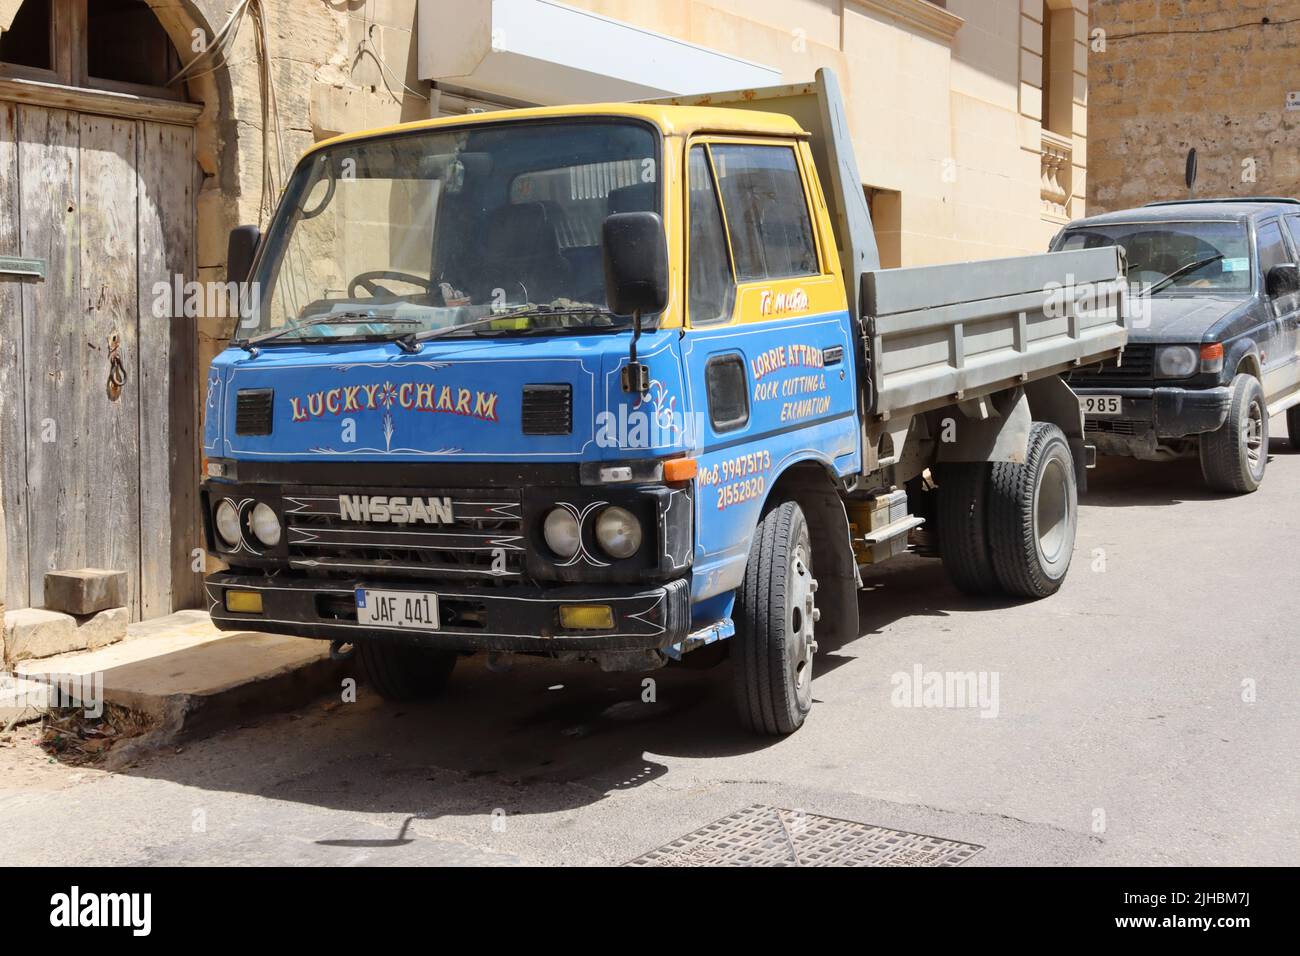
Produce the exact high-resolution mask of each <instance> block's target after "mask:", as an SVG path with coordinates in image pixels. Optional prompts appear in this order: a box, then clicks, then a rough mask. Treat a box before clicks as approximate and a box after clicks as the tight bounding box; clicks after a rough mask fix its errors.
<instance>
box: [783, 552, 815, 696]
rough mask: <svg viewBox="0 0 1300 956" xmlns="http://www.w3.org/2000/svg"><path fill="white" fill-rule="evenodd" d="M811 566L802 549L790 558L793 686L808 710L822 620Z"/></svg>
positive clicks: (791, 677)
mask: <svg viewBox="0 0 1300 956" xmlns="http://www.w3.org/2000/svg"><path fill="white" fill-rule="evenodd" d="M808 564H809V562H808V554H807V551H806V549H805V548H804V546H803V545H800V546H799V547H797V548H795V550H794V553H793V554H792V555H791V556H790V575H789V581H790V591H789V609H790V611H789V613H790V619H789V621H788V622H787V625H788V627H789V629H790V682H791V684H793V685H794V688H795V692H796V693H797V694H798V696H799V701H800V703H801V704H803V705H805V706H807V705H810V704H811V702H812V659H813V655H814V654H815V653H816V652H817V641H816V640H814V638H813V631H814V625H815V624H816V623H817V621H818V620H819V619H820V618H821V611H820V610H818V608H817V604H816V599H815V595H816V593H817V579H816V578H814V577H813V576H812V570H811V569H810V568H809V566H808Z"/></svg>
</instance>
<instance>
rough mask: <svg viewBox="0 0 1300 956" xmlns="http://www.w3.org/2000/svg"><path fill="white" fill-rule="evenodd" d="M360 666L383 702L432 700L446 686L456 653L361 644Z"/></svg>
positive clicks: (380, 643) (385, 643)
mask: <svg viewBox="0 0 1300 956" xmlns="http://www.w3.org/2000/svg"><path fill="white" fill-rule="evenodd" d="M356 649H357V656H356V659H357V663H358V664H360V665H361V674H362V676H363V677H365V679H366V683H367V684H369V685H370V686H371V687H373V688H374V689H375V690H377V691H378V692H379V696H380V697H382V698H384V700H419V699H421V698H425V697H433V696H434V695H435V694H437V693H439V692H440V691H441V690H442V689H443V688H444V687H446V686H447V681H448V679H449V678H450V677H451V672H452V669H453V668H454V667H455V666H456V656H457V655H456V653H455V651H434V650H429V649H428V648H425V647H410V646H408V645H405V644H395V643H392V642H390V641H384V640H372V641H368V640H359V641H357V643H356Z"/></svg>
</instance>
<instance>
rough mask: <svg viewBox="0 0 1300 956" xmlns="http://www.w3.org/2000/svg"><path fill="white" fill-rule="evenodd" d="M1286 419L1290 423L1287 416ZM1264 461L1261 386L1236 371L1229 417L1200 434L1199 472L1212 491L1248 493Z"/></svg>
mask: <svg viewBox="0 0 1300 956" xmlns="http://www.w3.org/2000/svg"><path fill="white" fill-rule="evenodd" d="M1287 422H1288V427H1289V423H1290V419H1289V418H1288V419H1287ZM1291 440H1292V441H1293V442H1294V441H1295V439H1294V438H1292V439H1291ZM1267 464H1268V405H1267V403H1266V402H1265V401H1264V387H1263V386H1262V385H1260V384H1259V379H1257V378H1255V376H1253V375H1244V374H1243V375H1238V376H1237V377H1236V378H1234V379H1233V380H1232V404H1231V405H1229V406H1228V420H1227V421H1225V422H1224V423H1223V424H1222V425H1221V426H1220V427H1219V429H1218V430H1217V431H1212V432H1210V433H1208V434H1205V435H1202V436H1201V474H1202V475H1204V476H1205V483H1206V484H1207V485H1209V486H1210V487H1211V488H1213V489H1214V490H1215V491H1227V492H1236V493H1237V494H1247V493H1249V492H1252V491H1254V490H1255V489H1256V488H1258V487H1259V486H1260V484H1261V483H1262V482H1263V480H1264V468H1265V466H1266V465H1267Z"/></svg>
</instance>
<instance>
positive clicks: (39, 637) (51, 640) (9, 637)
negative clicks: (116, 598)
mask: <svg viewBox="0 0 1300 956" xmlns="http://www.w3.org/2000/svg"><path fill="white" fill-rule="evenodd" d="M130 622H131V612H130V611H129V610H128V609H126V608H124V607H110V608H108V609H106V610H103V611H98V612H96V613H94V614H86V615H81V616H77V615H72V614H64V613H63V612H61V611H52V610H50V609H49V608H44V607H31V608H24V609H23V610H21V611H9V612H8V613H6V614H5V622H4V659H5V661H6V663H9V664H13V663H15V662H17V661H25V660H32V659H39V658H43V657H53V656H54V655H56V654H68V653H71V652H74V651H93V650H98V649H99V648H101V647H107V646H108V645H109V644H115V643H117V642H118V641H120V640H123V639H124V638H125V637H126V634H127V625H128V624H130Z"/></svg>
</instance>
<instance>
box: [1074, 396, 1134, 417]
mask: <svg viewBox="0 0 1300 956" xmlns="http://www.w3.org/2000/svg"><path fill="white" fill-rule="evenodd" d="M1079 403H1080V404H1081V405H1082V406H1083V413H1084V414H1085V415H1119V414H1120V413H1121V412H1123V410H1124V398H1123V396H1121V395H1080V396H1079Z"/></svg>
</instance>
